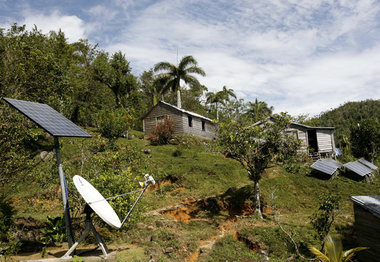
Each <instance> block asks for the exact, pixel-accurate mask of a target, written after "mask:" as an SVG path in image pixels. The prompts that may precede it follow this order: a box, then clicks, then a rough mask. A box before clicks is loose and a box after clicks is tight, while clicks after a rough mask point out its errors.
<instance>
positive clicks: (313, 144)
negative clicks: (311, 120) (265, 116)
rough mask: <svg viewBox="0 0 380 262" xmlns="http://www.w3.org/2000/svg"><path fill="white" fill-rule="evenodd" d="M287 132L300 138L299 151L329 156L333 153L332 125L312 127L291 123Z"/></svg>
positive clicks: (318, 155) (312, 154) (316, 155)
mask: <svg viewBox="0 0 380 262" xmlns="http://www.w3.org/2000/svg"><path fill="white" fill-rule="evenodd" d="M286 131H287V132H294V133H295V135H296V137H297V138H298V139H300V140H301V151H302V152H305V153H308V154H309V155H311V156H315V157H320V156H326V157H330V156H332V155H334V154H335V141H334V127H314V126H307V125H301V124H298V123H292V124H291V125H290V127H289V129H288V130H286Z"/></svg>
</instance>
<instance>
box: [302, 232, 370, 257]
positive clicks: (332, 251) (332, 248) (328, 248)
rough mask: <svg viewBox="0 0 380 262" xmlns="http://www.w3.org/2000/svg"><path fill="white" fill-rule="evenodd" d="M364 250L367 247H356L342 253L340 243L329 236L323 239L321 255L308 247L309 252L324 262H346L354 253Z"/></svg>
mask: <svg viewBox="0 0 380 262" xmlns="http://www.w3.org/2000/svg"><path fill="white" fill-rule="evenodd" d="M365 249H368V247H356V248H352V249H349V250H346V251H344V250H343V245H342V241H341V240H340V239H339V238H333V237H331V236H330V235H327V236H326V238H325V244H324V248H323V253H322V252H321V251H319V250H318V249H317V248H315V247H310V251H311V252H312V253H313V254H314V255H316V256H317V257H318V258H319V259H320V260H321V261H324V262H348V261H350V260H351V258H352V257H353V256H354V255H355V253H357V252H359V251H361V250H365Z"/></svg>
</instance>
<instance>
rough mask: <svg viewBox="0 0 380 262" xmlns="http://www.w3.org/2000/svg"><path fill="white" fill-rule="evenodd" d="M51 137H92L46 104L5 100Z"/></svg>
mask: <svg viewBox="0 0 380 262" xmlns="http://www.w3.org/2000/svg"><path fill="white" fill-rule="evenodd" d="M3 99H4V100H5V101H6V102H8V103H9V104H10V105H12V106H13V107H14V108H16V109H17V110H19V111H20V112H21V113H23V114H24V115H25V116H27V117H28V118H29V119H31V120H32V121H33V122H35V123H36V124H37V125H38V126H40V127H41V128H43V129H44V130H45V131H46V132H48V133H49V134H50V135H52V136H55V137H91V135H90V134H88V133H87V132H85V131H83V130H82V129H81V128H80V127H78V126H77V125H75V124H74V123H73V122H71V121H70V120H68V119H67V118H66V117H64V116H63V115H61V114H60V113H58V112H57V111H55V110H54V109H53V108H51V107H50V106H48V105H46V104H40V103H34V102H29V101H23V100H16V99H10V98H3Z"/></svg>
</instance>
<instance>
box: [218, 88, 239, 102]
mask: <svg viewBox="0 0 380 262" xmlns="http://www.w3.org/2000/svg"><path fill="white" fill-rule="evenodd" d="M219 92H221V93H222V97H223V98H224V100H225V101H230V97H233V98H235V99H236V95H235V92H234V90H233V89H231V88H230V89H227V87H226V86H223V88H222V91H219Z"/></svg>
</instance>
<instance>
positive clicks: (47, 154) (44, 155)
mask: <svg viewBox="0 0 380 262" xmlns="http://www.w3.org/2000/svg"><path fill="white" fill-rule="evenodd" d="M53 157H54V153H53V152H47V151H42V152H41V153H40V158H41V160H42V161H44V162H46V161H49V160H50V159H52V158H53Z"/></svg>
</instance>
